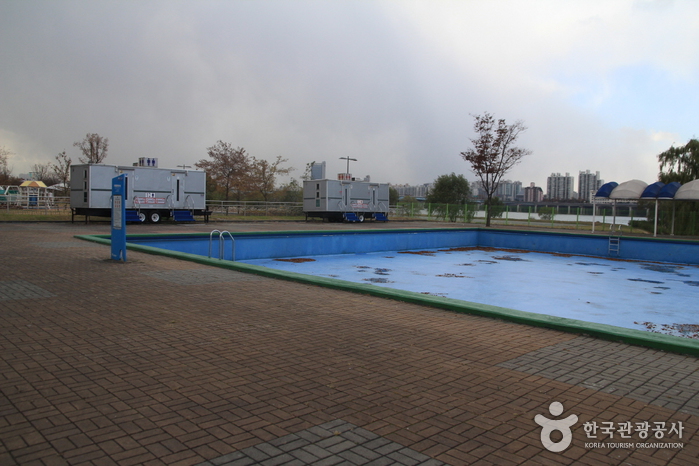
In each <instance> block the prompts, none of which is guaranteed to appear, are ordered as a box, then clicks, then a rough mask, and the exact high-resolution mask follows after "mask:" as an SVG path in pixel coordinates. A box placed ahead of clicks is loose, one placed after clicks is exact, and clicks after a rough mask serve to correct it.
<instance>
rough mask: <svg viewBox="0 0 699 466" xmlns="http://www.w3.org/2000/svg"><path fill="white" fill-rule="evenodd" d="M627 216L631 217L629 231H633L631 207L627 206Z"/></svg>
mask: <svg viewBox="0 0 699 466" xmlns="http://www.w3.org/2000/svg"><path fill="white" fill-rule="evenodd" d="M629 217H631V221H630V222H629V233H631V232H632V231H633V207H629Z"/></svg>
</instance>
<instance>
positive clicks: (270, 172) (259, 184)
mask: <svg viewBox="0 0 699 466" xmlns="http://www.w3.org/2000/svg"><path fill="white" fill-rule="evenodd" d="M288 161H289V159H283V158H282V156H281V155H279V156H277V159H276V160H275V161H274V162H268V161H267V160H257V159H256V158H254V157H253V158H252V170H251V177H250V187H251V188H252V189H254V190H255V191H257V192H259V193H260V194H262V199H264V201H265V202H267V201H268V200H269V195H270V194H272V193H273V192H274V183H275V182H276V180H277V176H278V175H288V174H289V173H291V171H292V170H293V168H282V167H281V164H283V163H286V162H288Z"/></svg>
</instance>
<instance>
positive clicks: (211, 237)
mask: <svg viewBox="0 0 699 466" xmlns="http://www.w3.org/2000/svg"><path fill="white" fill-rule="evenodd" d="M214 233H218V236H217V238H218V259H219V260H224V259H225V251H224V246H225V245H226V237H225V235H228V236H229V237H230V238H231V260H232V261H234V262H235V238H233V235H232V234H231V232H230V231H228V230H223V231H221V230H213V231H212V232H211V233H210V234H209V259H211V246H212V245H213V242H214Z"/></svg>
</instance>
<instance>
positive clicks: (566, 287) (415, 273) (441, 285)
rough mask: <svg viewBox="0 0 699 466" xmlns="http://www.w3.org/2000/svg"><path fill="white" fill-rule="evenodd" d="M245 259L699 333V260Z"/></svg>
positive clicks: (497, 256)
mask: <svg viewBox="0 0 699 466" xmlns="http://www.w3.org/2000/svg"><path fill="white" fill-rule="evenodd" d="M464 249H466V250H445V249H439V250H437V249H435V250H429V251H412V252H409V253H406V252H395V251H392V252H385V251H384V252H378V253H368V254H343V255H327V256H312V257H311V256H309V257H305V258H304V259H312V260H307V261H303V262H289V261H288V260H285V259H282V260H279V259H257V260H247V261H242V262H245V263H248V264H255V265H261V266H264V267H269V268H273V269H278V270H286V271H292V272H298V273H303V274H307V275H315V276H320V277H332V278H337V279H340V280H347V281H350V282H356V283H371V284H373V285H375V286H385V287H391V288H397V289H401V290H407V291H414V292H418V293H423V294H431V295H437V296H445V297H448V298H453V299H459V300H463V301H471V302H476V303H481V304H489V305H493V306H500V307H505V308H510V309H516V310H520V311H528V312H536V313H540V314H548V315H552V316H557V317H567V318H571V319H577V320H582V321H587V322H596V323H603V324H608V325H615V326H618V327H625V328H632V329H640V330H647V331H652V332H659V333H665V334H670V335H676V336H684V337H690V338H699V267H696V266H692V265H676V264H661V263H654V262H635V261H619V260H609V259H603V258H597V257H594V258H593V257H585V256H563V255H556V254H549V253H536V252H520V251H516V252H513V251H507V250H487V249H470V248H464Z"/></svg>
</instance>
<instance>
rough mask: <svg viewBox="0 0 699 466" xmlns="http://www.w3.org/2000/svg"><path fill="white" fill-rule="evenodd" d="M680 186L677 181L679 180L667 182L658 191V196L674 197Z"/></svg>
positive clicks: (663, 197) (664, 197)
mask: <svg viewBox="0 0 699 466" xmlns="http://www.w3.org/2000/svg"><path fill="white" fill-rule="evenodd" d="M680 186H682V185H681V184H680V183H679V181H673V182H672V183H668V184H666V185H665V187H664V188H663V189H661V190H660V193H658V197H659V198H661V199H672V198H674V197H675V194H676V193H677V190H678V189H680Z"/></svg>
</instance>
